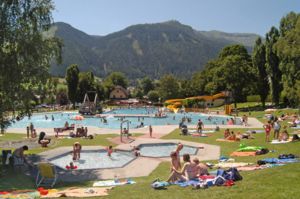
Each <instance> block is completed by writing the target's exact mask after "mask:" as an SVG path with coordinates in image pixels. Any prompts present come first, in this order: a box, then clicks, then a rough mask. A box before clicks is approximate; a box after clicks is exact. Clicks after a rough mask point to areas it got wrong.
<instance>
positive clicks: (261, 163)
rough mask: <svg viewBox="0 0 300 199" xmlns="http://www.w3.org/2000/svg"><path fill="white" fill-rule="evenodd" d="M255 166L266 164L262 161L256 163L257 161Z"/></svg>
mask: <svg viewBox="0 0 300 199" xmlns="http://www.w3.org/2000/svg"><path fill="white" fill-rule="evenodd" d="M257 164H258V165H264V164H266V162H265V161H263V160H258V161H257Z"/></svg>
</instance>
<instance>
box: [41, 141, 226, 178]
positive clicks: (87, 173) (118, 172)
mask: <svg viewBox="0 0 300 199" xmlns="http://www.w3.org/2000/svg"><path fill="white" fill-rule="evenodd" d="M178 142H180V143H182V144H184V145H188V146H193V147H197V148H198V151H197V153H196V154H195V155H191V157H192V158H194V157H197V158H199V159H200V161H207V160H216V159H218V158H219V157H220V147H219V146H215V145H209V144H201V143H195V142H187V141H182V140H159V139H147V138H143V139H137V140H135V141H134V142H133V143H130V144H121V145H118V146H117V147H116V148H115V149H116V150H126V151H131V150H132V146H138V145H140V144H146V143H147V144H151V143H178ZM199 147H200V148H199ZM100 149H104V147H99V146H84V147H83V150H100ZM68 151H72V147H59V148H55V149H53V150H48V151H45V152H43V153H40V154H39V155H40V157H41V159H42V160H43V161H47V160H49V159H51V158H53V157H56V156H59V155H61V154H63V153H66V152H68ZM39 161H40V160H39ZM163 161H170V158H169V157H162V158H153V157H137V158H136V159H134V160H133V161H131V162H130V163H128V164H127V165H125V166H124V167H122V168H111V169H90V170H72V171H70V170H64V169H61V168H58V169H57V170H58V173H59V180H60V181H68V182H70V181H86V180H100V179H113V178H114V177H115V176H118V178H129V177H142V176H148V175H150V173H151V172H152V171H153V170H154V169H155V168H156V167H157V166H158V165H159V164H160V163H161V162H163ZM166 172H168V171H166Z"/></svg>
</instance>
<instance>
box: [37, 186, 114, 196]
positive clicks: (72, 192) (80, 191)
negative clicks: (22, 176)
mask: <svg viewBox="0 0 300 199" xmlns="http://www.w3.org/2000/svg"><path fill="white" fill-rule="evenodd" d="M111 188H112V187H105V188H100V187H96V188H95V187H93V188H68V189H64V190H62V191H57V192H55V191H52V192H50V193H48V194H47V195H42V196H41V198H60V197H74V198H84V197H97V196H107V195H108V190H110V189H111Z"/></svg>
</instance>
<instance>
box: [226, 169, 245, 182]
mask: <svg viewBox="0 0 300 199" xmlns="http://www.w3.org/2000/svg"><path fill="white" fill-rule="evenodd" d="M226 175H227V176H226V178H225V179H226V180H232V181H239V180H242V179H243V177H242V176H241V174H240V173H239V171H238V170H237V169H236V168H235V167H232V168H230V169H228V170H227V171H226Z"/></svg>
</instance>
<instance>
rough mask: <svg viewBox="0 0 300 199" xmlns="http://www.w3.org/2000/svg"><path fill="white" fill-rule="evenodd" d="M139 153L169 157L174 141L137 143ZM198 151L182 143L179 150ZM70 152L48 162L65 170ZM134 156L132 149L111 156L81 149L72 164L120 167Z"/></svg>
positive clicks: (101, 167)
mask: <svg viewBox="0 0 300 199" xmlns="http://www.w3.org/2000/svg"><path fill="white" fill-rule="evenodd" d="M138 147H139V149H140V154H141V156H143V157H153V158H161V157H170V153H171V152H172V151H175V149H176V147H177V144H176V143H149V144H148V143H145V144H140V145H138ZM197 152H198V148H197V147H192V146H187V145H184V147H183V149H182V150H181V151H180V156H182V155H183V154H185V153H187V154H190V155H196V154H197ZM72 157H73V156H72V152H68V153H63V154H61V155H58V156H56V157H53V158H50V159H49V162H50V163H52V164H54V165H56V166H58V167H60V168H61V169H64V170H67V168H66V166H67V165H69V164H70V162H73V160H72ZM135 158H136V157H135V156H134V153H133V152H132V151H125V150H124V151H123V150H116V151H114V152H113V153H112V154H111V157H109V156H108V155H107V151H106V150H104V149H102V150H83V151H82V152H81V153H80V160H79V161H75V162H74V165H75V166H77V167H78V168H77V170H84V169H111V168H121V167H124V166H126V165H127V164H129V163H130V162H131V161H133V160H134V159H135Z"/></svg>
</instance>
